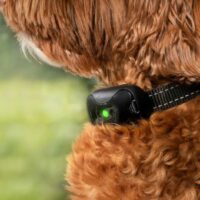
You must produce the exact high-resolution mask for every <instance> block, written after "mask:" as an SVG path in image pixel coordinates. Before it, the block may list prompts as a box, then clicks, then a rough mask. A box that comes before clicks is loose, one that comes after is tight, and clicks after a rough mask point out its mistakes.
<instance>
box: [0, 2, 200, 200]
mask: <svg viewBox="0 0 200 200" xmlns="http://www.w3.org/2000/svg"><path fill="white" fill-rule="evenodd" d="M0 7H1V10H2V13H3V15H4V16H5V19H6V21H7V23H8V25H9V26H10V27H11V28H12V30H13V31H14V32H16V34H17V37H18V40H19V41H20V43H21V46H22V48H23V50H24V51H25V52H26V53H29V54H31V55H33V57H37V58H39V59H41V60H43V61H45V62H47V63H49V64H51V65H54V66H57V67H60V68H64V69H65V70H68V71H70V72H71V73H74V74H78V75H81V76H84V77H95V78H96V79H98V80H99V82H100V84H101V86H103V87H104V88H110V87H113V86H115V87H117V86H121V85H123V84H128V85H134V86H137V87H139V88H140V89H142V90H143V91H145V92H147V93H148V92H150V91H152V90H154V89H156V88H157V87H165V86H166V85H169V84H185V85H193V84H198V83H199V82H200V1H199V0H0ZM66 179H67V181H68V190H69V191H70V192H71V199H73V200H199V199H200V98H199V97H198V95H197V96H196V97H195V98H192V99H188V100H187V101H185V102H182V103H181V104H179V105H174V106H173V107H171V108H168V109H165V110H162V111H159V110H158V111H155V112H153V113H151V114H150V115H149V116H148V117H147V118H141V119H139V120H137V121H133V122H128V123H123V124H122V123H119V124H117V123H96V124H93V123H88V124H86V125H85V128H84V131H83V132H82V134H81V135H80V136H79V137H78V139H77V141H76V142H75V145H74V148H73V152H72V153H71V155H70V156H69V157H68V169H67V175H66Z"/></svg>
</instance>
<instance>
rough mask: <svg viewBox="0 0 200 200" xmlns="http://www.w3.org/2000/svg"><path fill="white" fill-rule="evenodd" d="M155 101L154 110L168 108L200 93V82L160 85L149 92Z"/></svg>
mask: <svg viewBox="0 0 200 200" xmlns="http://www.w3.org/2000/svg"><path fill="white" fill-rule="evenodd" d="M148 94H149V97H150V98H151V100H152V102H153V109H154V111H161V110H166V109H169V108H172V107H175V106H177V105H180V104H182V103H184V102H186V101H189V100H191V99H193V98H194V97H196V96H198V95H200V84H193V85H178V84H170V85H166V86H162V87H158V88H156V89H154V90H152V91H151V92H149V93H148Z"/></svg>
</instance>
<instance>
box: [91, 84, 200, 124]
mask: <svg viewBox="0 0 200 200" xmlns="http://www.w3.org/2000/svg"><path fill="white" fill-rule="evenodd" d="M199 94H200V84H192V85H180V84H169V85H165V86H161V87H158V88H156V89H154V90H152V91H150V92H145V91H144V90H142V89H141V88H139V87H137V86H135V85H121V86H117V87H111V88H106V89H100V90H97V91H95V92H93V93H92V94H91V95H89V97H88V100H87V107H88V112H89V116H90V119H91V122H92V123H93V124H102V123H111V124H126V123H134V122H137V121H138V120H139V119H147V118H149V117H150V115H151V114H153V113H154V112H156V111H162V110H166V109H169V108H172V107H175V106H177V105H180V104H182V103H184V102H187V101H189V100H191V99H193V98H194V97H196V96H198V95H199Z"/></svg>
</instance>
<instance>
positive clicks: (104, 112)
mask: <svg viewBox="0 0 200 200" xmlns="http://www.w3.org/2000/svg"><path fill="white" fill-rule="evenodd" d="M101 115H102V118H103V119H109V118H110V112H109V110H108V109H103V110H102V111H101Z"/></svg>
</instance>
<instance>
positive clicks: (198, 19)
mask: <svg viewBox="0 0 200 200" xmlns="http://www.w3.org/2000/svg"><path fill="white" fill-rule="evenodd" d="M193 7H194V18H195V24H196V31H197V33H198V35H199V36H200V0H194V4H193Z"/></svg>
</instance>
